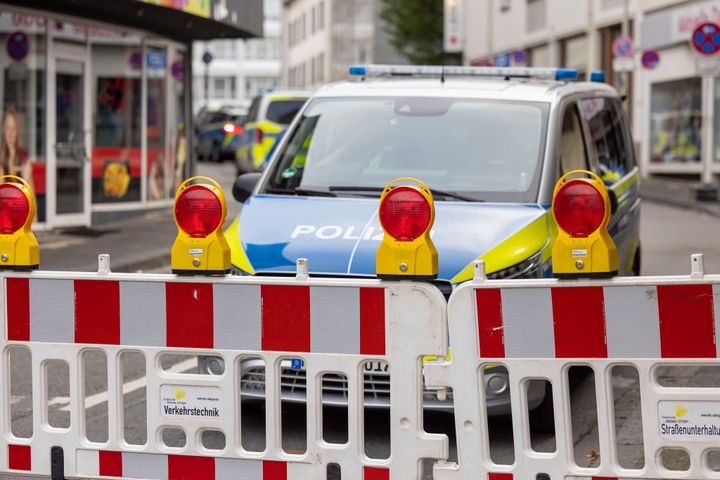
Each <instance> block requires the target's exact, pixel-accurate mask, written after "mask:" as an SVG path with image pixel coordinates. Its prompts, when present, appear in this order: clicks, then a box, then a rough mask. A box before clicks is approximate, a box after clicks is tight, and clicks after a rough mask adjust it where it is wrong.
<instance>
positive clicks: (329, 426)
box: [0, 163, 720, 478]
mask: <svg viewBox="0 0 720 480" xmlns="http://www.w3.org/2000/svg"><path fill="white" fill-rule="evenodd" d="M233 170H234V169H233V168H232V166H231V164H230V163H225V164H223V165H208V164H201V165H200V168H199V172H198V173H200V174H203V175H208V176H211V177H214V178H217V179H218V180H219V181H220V183H221V185H222V186H223V188H224V189H225V191H226V193H227V195H228V197H229V198H228V205H229V214H228V219H229V221H232V219H233V218H234V216H235V215H236V214H237V212H238V211H239V206H238V204H237V203H236V202H235V201H234V200H232V198H231V186H232V182H233ZM718 238H720V220H718V219H716V218H713V217H710V216H708V215H706V214H701V213H697V212H695V211H684V210H679V209H676V208H673V207H668V206H664V205H658V204H652V203H645V204H644V205H643V207H642V225H641V242H642V252H643V265H642V271H643V274H645V275H657V274H685V273H688V272H689V269H690V260H689V255H690V254H691V253H699V252H702V253H705V261H706V271H707V272H709V273H712V272H713V271H715V272H718V271H720V242H718V241H717V239H718ZM86 355H87V357H86V360H87V361H86V362H85V365H86V366H87V367H86V368H85V371H83V372H81V375H83V378H84V379H85V389H86V393H85V394H86V397H87V398H88V399H89V400H86V401H88V404H89V408H88V409H87V411H86V419H85V420H86V423H87V433H88V437H89V439H90V440H95V441H104V440H105V439H106V438H107V435H108V430H107V403H106V401H105V399H106V397H105V396H104V395H105V391H106V389H107V379H106V375H105V368H106V363H105V362H106V360H105V359H104V357H103V356H102V355H100V354H98V353H97V352H93V351H89V352H88V353H87V354H86ZM10 362H11V366H10V367H11V383H12V385H11V391H10V398H11V416H12V425H11V426H12V432H13V433H14V434H15V435H18V436H26V435H29V434H30V433H31V430H32V422H31V418H32V417H31V415H32V414H33V412H32V409H31V405H30V398H31V394H32V393H35V394H36V395H37V394H39V393H40V392H31V387H30V373H29V369H28V364H29V354H28V352H27V351H23V350H12V351H11V352H10ZM124 365H125V366H124V370H123V371H124V376H123V382H124V390H125V397H124V404H125V418H126V425H125V429H124V433H125V436H126V438H127V440H128V442H129V443H143V442H144V441H145V439H146V436H147V435H148V434H149V435H154V432H150V433H148V432H146V431H145V414H146V413H145V408H146V402H145V387H144V375H145V372H144V365H145V362H144V360H143V359H142V357H140V356H138V355H137V354H135V355H129V356H127V357H126V358H125V359H124ZM168 365H169V367H170V368H175V369H176V371H184V372H188V371H189V372H192V371H193V369H194V368H195V364H194V363H193V360H192V359H183V358H177V359H174V360H172V361H170V362H169V364H168ZM173 365H174V366H173ZM708 375H710V376H712V374H708V372H707V371H700V370H698V371H697V372H694V373H693V372H691V373H690V374H689V375H688V376H687V377H686V378H684V379H681V381H685V382H692V381H693V379H695V378H698V376H706V377H707V376H708ZM47 378H48V398H49V412H48V418H49V421H50V423H51V425H55V426H58V427H63V426H67V424H68V422H69V420H70V415H69V408H68V401H67V397H68V395H69V392H68V387H67V384H68V371H67V368H66V367H64V366H62V365H60V364H50V365H48V371H47ZM714 381H715V382H717V379H715V380H714ZM572 383H573V385H574V387H573V390H572V396H571V401H572V405H573V410H572V411H573V414H572V423H573V437H574V443H575V450H576V455H575V459H576V462H577V463H578V464H580V465H588V466H589V465H592V464H594V463H595V462H597V455H598V451H597V450H598V447H597V425H596V424H595V421H594V418H595V415H596V413H595V406H594V386H593V378H592V374H588V373H587V372H582V371H577V372H575V373H574V374H573V380H572ZM613 384H614V388H615V407H616V412H615V413H616V425H617V432H618V438H619V443H620V445H619V447H620V448H619V451H620V453H621V458H620V463H621V464H622V465H623V466H627V467H629V468H633V467H638V466H640V465H641V464H642V461H643V460H642V453H641V452H642V448H641V447H642V446H641V439H640V438H639V436H638V433H637V432H638V428H637V427H638V424H639V422H640V416H639V415H640V412H639V407H638V400H639V397H638V395H637V392H636V391H635V389H634V385H636V378H635V374H634V372H633V371H632V369H627V368H626V369H619V370H618V371H617V372H616V375H615V376H614V377H613ZM326 413H327V418H326V422H325V426H326V433H327V435H328V438H330V439H335V440H336V441H342V440H343V438H344V437H345V436H346V435H347V433H346V432H345V427H343V426H345V425H347V418H346V416H345V414H344V412H343V411H341V410H330V411H328V412H326ZM34 414H36V415H37V414H38V413H37V412H35V413H34ZM262 416H263V415H262V408H260V407H252V408H249V409H246V410H245V414H244V415H243V422H244V423H245V425H246V428H247V430H246V436H247V438H250V439H251V440H249V441H248V443H247V444H244V445H243V446H244V447H245V448H247V449H251V450H257V449H261V448H262V446H263V444H264V432H263V423H262ZM283 418H284V421H285V422H286V426H287V427H288V428H287V430H288V431H289V432H288V435H287V438H285V439H284V441H283V444H284V446H285V448H286V449H289V450H297V449H302V448H303V446H304V444H305V438H304V433H303V430H304V427H303V425H304V415H303V413H302V409H299V408H290V407H287V408H285V409H284V415H283ZM368 420H369V424H370V425H372V428H368V429H367V430H366V436H367V439H368V443H367V447H366V448H367V451H368V454H370V455H372V456H378V457H382V456H387V455H388V453H389V446H388V441H387V439H388V435H387V429H388V426H387V425H388V422H389V420H388V416H387V415H386V414H384V413H382V412H370V413H369V417H368ZM378 426H382V427H378ZM425 427H426V429H427V430H428V431H431V432H437V433H445V434H447V435H449V436H450V438H451V455H450V458H451V460H452V459H455V458H456V449H455V442H454V425H453V421H452V416H451V415H448V414H431V415H426V418H425ZM490 432H491V456H492V458H493V460H494V461H495V462H497V463H511V462H512V459H513V438H512V428H511V420H510V419H509V418H499V419H493V420H492V421H491V422H490ZM165 441H166V442H167V443H168V444H169V445H180V444H182V435H180V434H178V432H170V433H168V434H167V435H166V436H165ZM206 442H207V446H210V447H213V446H214V447H221V446H222V444H223V439H222V438H221V437H220V436H218V435H215V434H210V435H209V436H208V437H207V438H206ZM532 444H533V448H534V449H535V450H537V451H553V449H554V437H553V435H552V434H548V433H535V432H533V434H532ZM600 453H602V452H600ZM668 464H672V465H682V464H683V459H682V458H678V457H672V456H671V457H669V459H668ZM425 465H426V466H427V467H428V468H427V469H426V473H425V477H424V478H432V476H431V470H430V468H429V466H430V462H426V463H425ZM332 477H334V478H338V476H337V475H333V476H332ZM0 478H12V477H9V476H5V477H2V476H0Z"/></svg>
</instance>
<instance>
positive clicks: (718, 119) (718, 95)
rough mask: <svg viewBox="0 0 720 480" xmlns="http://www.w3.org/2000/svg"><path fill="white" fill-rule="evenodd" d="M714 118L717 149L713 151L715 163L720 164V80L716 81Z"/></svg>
mask: <svg viewBox="0 0 720 480" xmlns="http://www.w3.org/2000/svg"><path fill="white" fill-rule="evenodd" d="M713 117H714V122H715V123H714V125H713V127H714V130H715V134H714V135H713V139H714V140H715V148H714V150H713V152H714V155H713V161H715V162H720V78H716V79H715V115H713Z"/></svg>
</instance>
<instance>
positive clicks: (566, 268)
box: [552, 170, 618, 278]
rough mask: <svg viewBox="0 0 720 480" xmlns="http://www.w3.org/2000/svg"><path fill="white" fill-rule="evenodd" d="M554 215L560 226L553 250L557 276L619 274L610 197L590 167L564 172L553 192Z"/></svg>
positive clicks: (607, 275) (554, 269)
mask: <svg viewBox="0 0 720 480" xmlns="http://www.w3.org/2000/svg"><path fill="white" fill-rule="evenodd" d="M578 177H579V178H578ZM552 214H553V218H554V219H555V223H556V224H557V227H558V236H557V239H556V240H555V245H554V246H553V250H552V266H553V274H554V275H555V276H556V277H561V278H565V277H567V278H575V277H610V276H613V275H617V272H618V254H617V248H616V247H615V242H613V239H612V237H611V236H610V234H609V233H608V229H607V226H608V222H609V221H610V214H611V207H610V196H609V194H608V190H607V187H606V186H605V184H604V183H603V181H602V180H601V179H600V177H598V176H597V175H595V174H594V173H592V172H588V171H586V170H574V171H572V172H569V173H567V174H565V175H563V176H562V177H561V178H560V180H558V182H557V184H556V185H555V191H554V192H553V201H552Z"/></svg>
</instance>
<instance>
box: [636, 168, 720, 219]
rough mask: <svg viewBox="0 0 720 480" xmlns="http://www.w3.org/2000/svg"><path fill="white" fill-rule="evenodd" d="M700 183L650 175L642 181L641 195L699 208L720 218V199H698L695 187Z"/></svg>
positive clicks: (646, 198) (690, 207) (682, 207)
mask: <svg viewBox="0 0 720 480" xmlns="http://www.w3.org/2000/svg"><path fill="white" fill-rule="evenodd" d="M698 184H699V182H698V181H697V180H681V179H675V178H663V177H658V176H655V177H649V178H645V179H643V180H642V181H641V182H640V196H641V197H642V198H643V199H644V200H649V201H652V202H657V203H663V204H666V205H671V206H674V207H677V208H681V209H685V210H687V209H691V210H697V211H701V212H704V213H707V214H708V215H712V216H713V217H717V218H720V201H717V200H715V201H699V200H696V198H695V188H696V187H697V186H698Z"/></svg>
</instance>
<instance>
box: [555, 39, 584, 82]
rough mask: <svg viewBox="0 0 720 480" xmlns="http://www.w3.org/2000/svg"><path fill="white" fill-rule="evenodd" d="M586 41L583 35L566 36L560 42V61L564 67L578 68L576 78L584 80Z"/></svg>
mask: <svg viewBox="0 0 720 480" xmlns="http://www.w3.org/2000/svg"><path fill="white" fill-rule="evenodd" d="M587 54H588V43H587V37H586V36H585V35H578V36H576V37H572V38H567V39H565V40H563V41H562V42H561V44H560V63H561V65H562V66H563V67H565V68H575V69H577V70H578V80H584V79H585V77H586V71H587V60H588V58H587Z"/></svg>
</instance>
